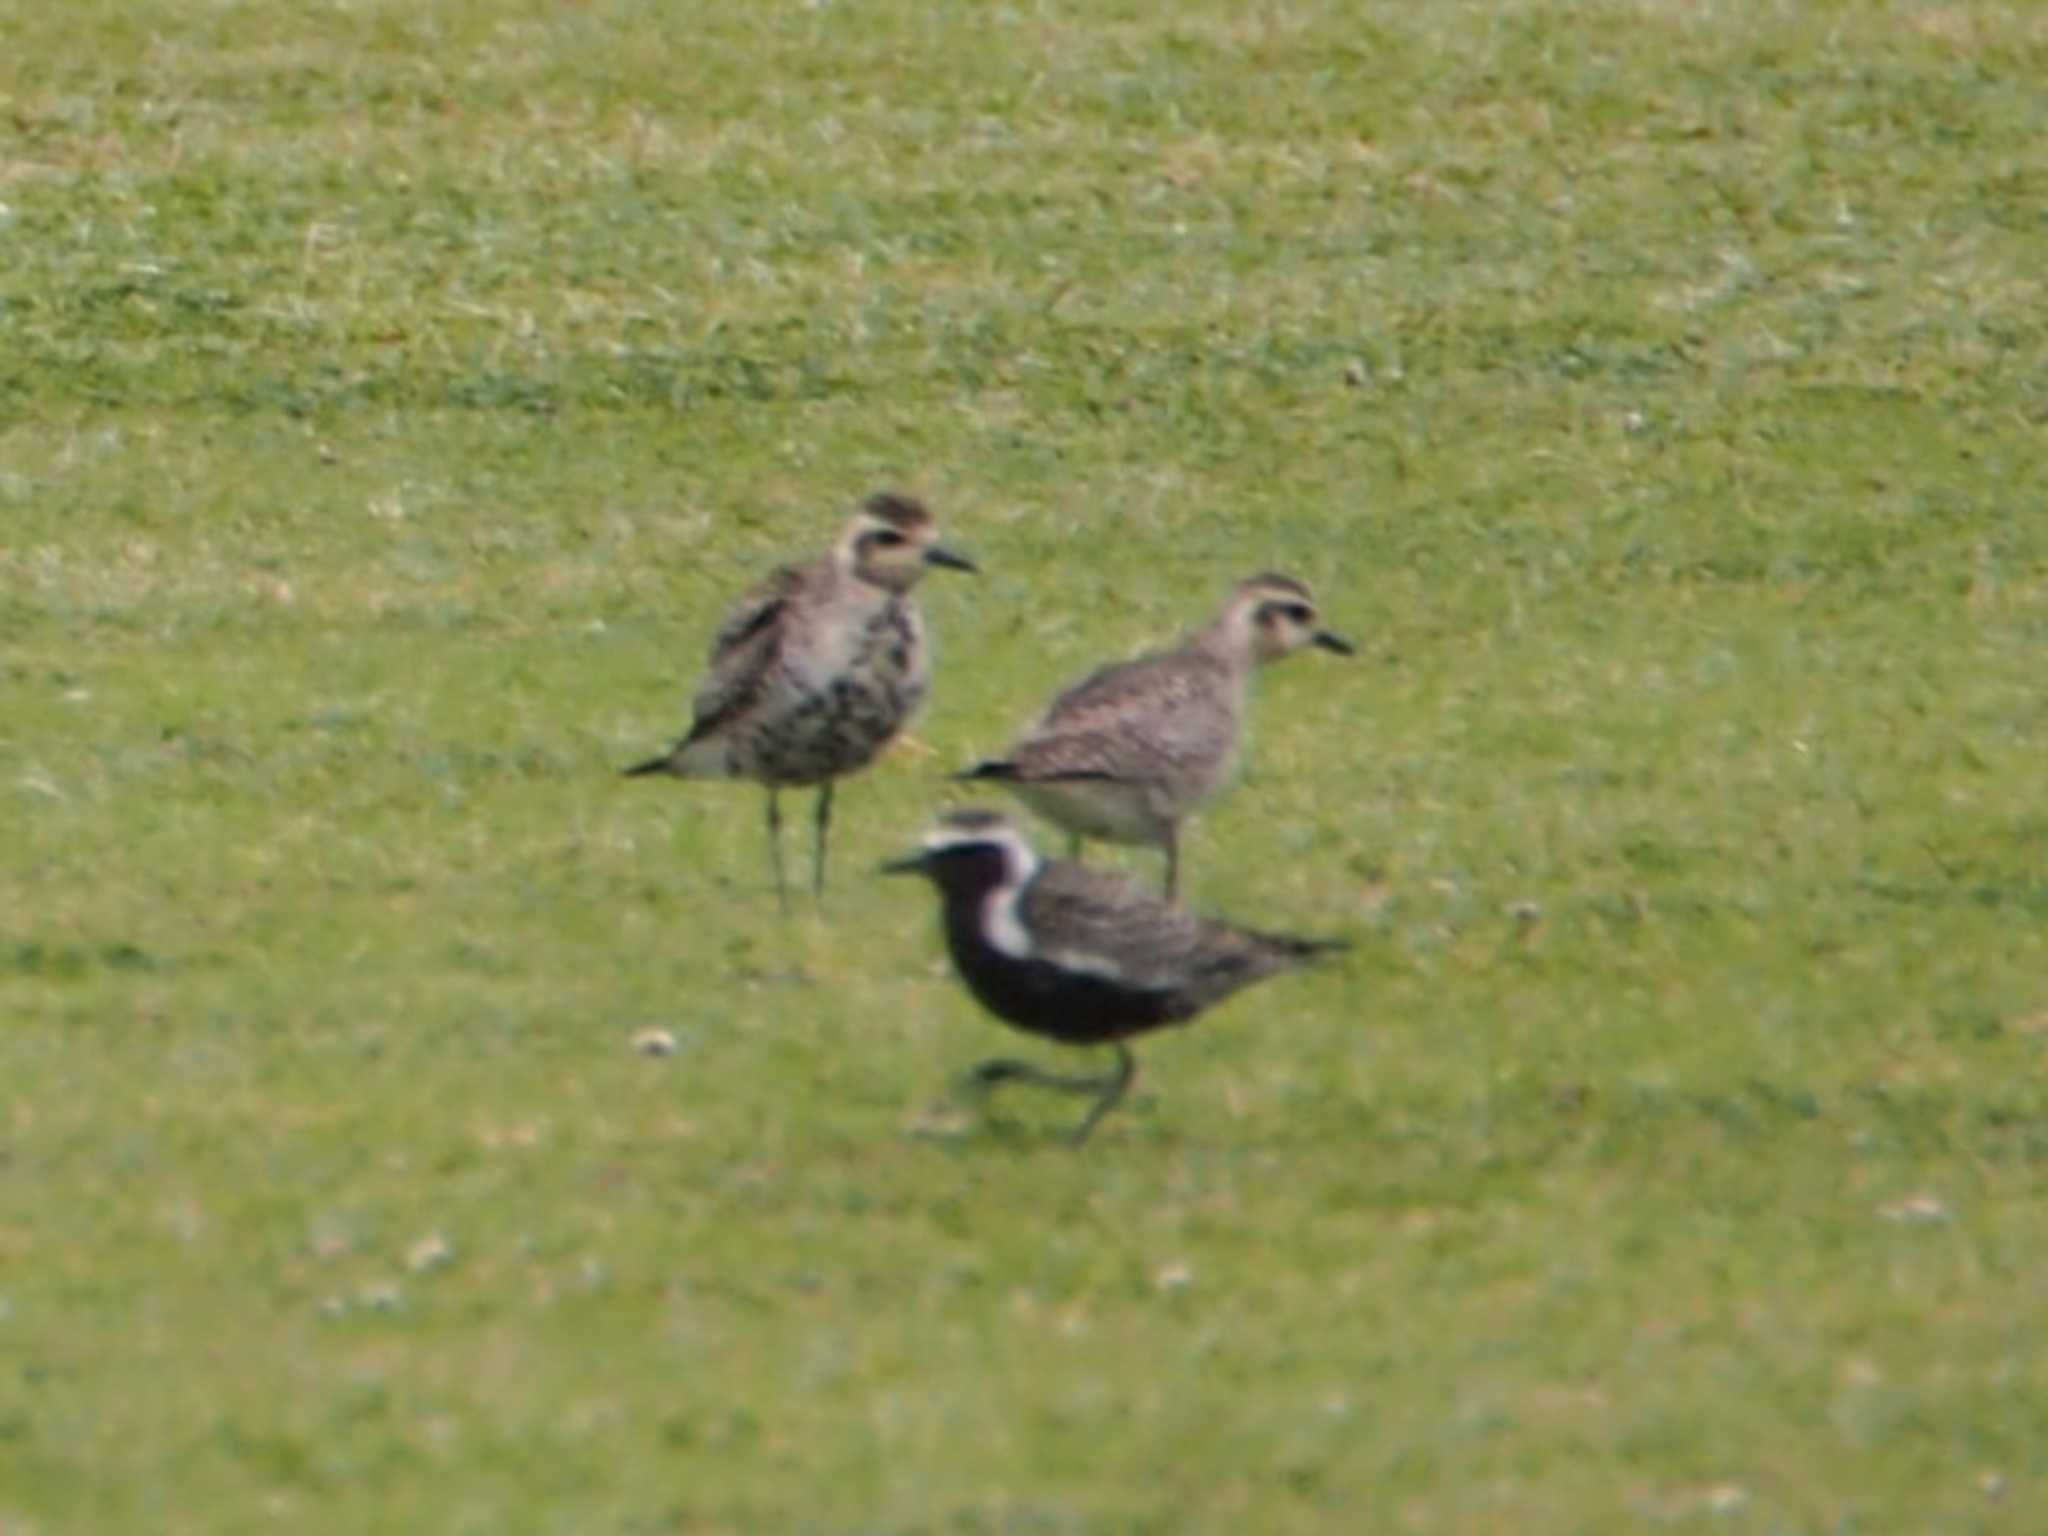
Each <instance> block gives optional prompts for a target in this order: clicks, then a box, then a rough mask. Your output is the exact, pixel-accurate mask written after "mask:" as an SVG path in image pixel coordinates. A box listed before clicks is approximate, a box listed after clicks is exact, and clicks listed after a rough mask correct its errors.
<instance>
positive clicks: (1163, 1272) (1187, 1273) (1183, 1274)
mask: <svg viewBox="0 0 2048 1536" xmlns="http://www.w3.org/2000/svg"><path fill="white" fill-rule="evenodd" d="M1152 1283H1153V1285H1155V1286H1157V1287H1158V1288H1159V1289H1160V1290H1162V1291H1184V1290H1186V1289H1187V1288H1188V1287H1189V1286H1191V1285H1193V1284H1194V1283H1195V1272H1194V1270H1192V1269H1190V1268H1189V1267H1188V1266H1187V1265H1186V1264H1182V1263H1179V1262H1175V1263H1172V1264H1162V1265H1160V1266H1159V1268H1158V1269H1157V1270H1155V1271H1153V1274H1152Z"/></svg>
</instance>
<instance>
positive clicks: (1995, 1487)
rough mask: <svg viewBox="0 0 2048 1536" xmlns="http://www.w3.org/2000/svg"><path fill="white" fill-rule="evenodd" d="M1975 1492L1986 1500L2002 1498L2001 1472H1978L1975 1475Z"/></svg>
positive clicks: (2003, 1481) (2003, 1484) (2002, 1476)
mask: <svg viewBox="0 0 2048 1536" xmlns="http://www.w3.org/2000/svg"><path fill="white" fill-rule="evenodd" d="M1977 1491H1978V1492H1979V1493H1981V1494H1983V1495H1984V1497H1985V1498H1987V1499H2000V1498H2004V1497H2005V1474H2004V1473H2003V1472H1991V1471H1986V1472H1979V1473H1978V1474H1977Z"/></svg>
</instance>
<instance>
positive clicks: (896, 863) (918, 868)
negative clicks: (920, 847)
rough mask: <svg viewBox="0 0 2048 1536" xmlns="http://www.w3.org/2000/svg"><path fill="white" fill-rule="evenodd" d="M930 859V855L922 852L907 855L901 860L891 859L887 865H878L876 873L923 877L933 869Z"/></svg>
mask: <svg viewBox="0 0 2048 1536" xmlns="http://www.w3.org/2000/svg"><path fill="white" fill-rule="evenodd" d="M930 858H931V856H930V855H929V854H927V853H924V852H922V851H919V852H917V853H906V854H905V855H904V856H903V857H902V858H900V859H891V860H890V861H889V862H888V863H886V864H882V865H878V866H877V867H876V869H875V873H876V874H878V875H922V874H925V873H926V872H927V871H929V869H930V868H931V864H930Z"/></svg>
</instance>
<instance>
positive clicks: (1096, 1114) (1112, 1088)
mask: <svg viewBox="0 0 2048 1536" xmlns="http://www.w3.org/2000/svg"><path fill="white" fill-rule="evenodd" d="M1137 1075H1138V1058H1137V1057H1135V1056H1133V1055H1132V1054H1131V1048H1130V1047H1129V1046H1127V1045H1125V1044H1124V1043H1123V1042H1122V1041H1118V1042H1117V1045H1116V1071H1115V1072H1114V1073H1112V1074H1111V1075H1110V1077H1109V1079H1108V1081H1107V1082H1106V1083H1105V1084H1104V1085H1103V1089H1102V1097H1101V1098H1099V1099H1097V1100H1096V1101H1095V1102H1094V1104H1093V1105H1091V1106H1090V1107H1089V1110H1088V1113H1087V1114H1086V1115H1084V1116H1083V1117H1082V1119H1081V1123H1080V1124H1079V1125H1077V1126H1075V1127H1074V1135H1073V1142H1074V1145H1075V1146H1077V1147H1078V1146H1080V1145H1081V1143H1082V1142H1084V1141H1086V1140H1087V1139H1088V1134H1089V1132H1091V1131H1093V1130H1094V1129H1095V1124H1096V1122H1097V1121H1099V1120H1100V1119H1101V1118H1102V1117H1103V1116H1104V1115H1106V1114H1108V1113H1109V1112H1110V1111H1111V1110H1112V1109H1115V1108H1116V1107H1117V1105H1118V1104H1120V1103H1122V1102H1123V1097H1124V1095H1125V1094H1127V1093H1129V1092H1130V1091H1131V1080H1132V1079H1133V1078H1135V1077H1136V1076H1137Z"/></svg>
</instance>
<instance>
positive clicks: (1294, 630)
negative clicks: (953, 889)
mask: <svg viewBox="0 0 2048 1536" xmlns="http://www.w3.org/2000/svg"><path fill="white" fill-rule="evenodd" d="M1310 645H1314V646H1320V647H1321V648H1322V649H1324V650H1326V651H1335V652H1336V653H1337V654H1338V655H1340V656H1349V655H1350V654H1351V652H1352V648H1351V642H1350V641H1348V640H1346V639H1344V638H1343V637H1342V636H1341V635H1337V634H1333V633H1332V632H1331V631H1329V630H1327V629H1324V628H1322V627H1321V626H1320V625H1319V623H1318V621H1317V617H1316V608H1315V599H1314V598H1313V597H1312V596H1311V595H1310V593H1309V590H1308V588H1307V587H1306V586H1305V585H1304V584H1303V583H1301V582H1299V581H1297V580H1295V579H1294V578H1293V577H1292V576H1281V575H1276V574H1273V573H1270V572H1269V573H1266V574H1263V575H1258V576H1253V577H1251V578H1250V579H1248V580H1246V581H1242V582H1240V583H1238V585H1237V587H1236V588H1235V590H1233V591H1232V592H1231V594H1230V599H1229V601H1228V602H1226V603H1225V604H1224V605H1223V611H1222V612H1221V613H1219V614H1218V615H1217V616H1216V618H1215V619H1214V620H1213V621H1211V622H1210V623H1209V624H1207V625H1205V626H1203V627H1202V628H1200V629H1197V630H1195V631H1193V632H1192V633H1190V634H1188V635H1187V636H1186V637H1184V638H1183V639H1182V640H1181V642H1180V643H1179V644H1178V645H1175V646H1174V647H1172V648H1171V649H1169V650H1164V651H1156V652H1153V653H1151V654H1149V655H1145V656H1140V657H1138V658H1137V659H1135V660H1133V661H1124V662H1117V663H1115V664H1114V665H1111V666H1107V667H1104V668H1102V669H1101V670H1099V671H1097V672H1094V673H1091V674H1090V675H1089V676H1087V677H1085V678H1083V679H1082V680H1081V681H1080V682H1078V683H1076V684H1074V685H1073V686H1072V687H1071V688H1069V689H1067V690H1066V691H1065V692H1064V693H1062V694H1060V696H1059V697H1058V698H1056V699H1054V700H1053V701H1052V704H1051V706H1050V707H1049V708H1048V709H1047V710H1046V711H1045V713H1044V714H1043V715H1042V716H1041V717H1040V718H1039V720H1038V722H1037V724H1035V725H1033V726H1032V727H1031V729H1030V730H1028V731H1027V732H1026V733H1025V734H1024V736H1023V738H1022V739H1021V740H1019V741H1018V742H1017V744H1016V745H1015V746H1013V747H1012V748H1011V749H1010V750H1009V752H1008V753H1007V754H1005V755H1004V756H1002V757H999V758H994V759H991V760H990V761H988V762H984V763H978V764H976V765H975V766H974V767H972V768H969V769H967V770H966V771H965V772H964V773H962V774H961V775H959V776H960V777H961V778H963V779H988V780H992V781H995V782H997V783H1000V784H1002V785H1003V786H1004V787H1005V788H1007V789H1010V790H1011V791H1013V792H1014V793H1015V794H1016V795H1017V796H1018V798H1019V799H1021V800H1022V801H1023V802H1024V803H1025V804H1026V805H1028V806H1030V807H1031V808H1032V809H1033V810H1035V811H1037V812H1038V813H1039V814H1040V815H1042V816H1044V817H1046V818H1047V819H1048V820H1051V821H1053V822H1056V823H1057V824H1059V825H1060V826H1062V827H1064V828H1065V829H1066V830H1067V831H1068V832H1069V833H1070V834H1071V835H1072V837H1073V840H1074V846H1073V850H1072V851H1073V852H1074V853H1076V854H1077V855H1078V853H1079V851H1080V844H1081V839H1083V838H1087V837H1095V838H1102V839H1105V840H1107V841H1109V842H1116V843H1137V844H1143V845H1147V846H1152V847H1158V848H1163V849H1165V850H1166V894H1167V896H1168V897H1169V898H1171V897H1173V896H1175V895H1177V894H1178V892H1179V889H1180V823H1181V821H1182V820H1183V819H1184V818H1185V817H1187V816H1188V815H1189V814H1190V813H1191V812H1193V811H1194V810H1195V809H1196V807H1198V806H1199V805H1201V804H1202V802H1203V801H1205V800H1207V799H1208V798H1209V797H1210V796H1212V795H1214V794H1215V793H1216V791H1217V790H1219V789H1221V788H1222V787H1223V784H1224V782H1225V781H1226V780H1227V779H1228V778H1229V777H1230V774H1231V771H1232V769H1233V768H1234V767H1235V765H1236V760H1237V755H1238V740H1239V737H1240V736H1241V734H1242V727H1243V721H1244V707H1245V691H1246V686H1247V684H1248V682H1249V680H1250V677H1251V674H1252V672H1253V670H1254V669H1255V668H1257V667H1259V666H1260V665H1262V664H1263V663H1266V662H1269V661H1278V660H1279V659H1280V658H1281V657H1283V656H1286V655H1289V654H1290V653H1292V652H1294V651H1298V650H1300V649H1302V647H1304V646H1310Z"/></svg>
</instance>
